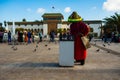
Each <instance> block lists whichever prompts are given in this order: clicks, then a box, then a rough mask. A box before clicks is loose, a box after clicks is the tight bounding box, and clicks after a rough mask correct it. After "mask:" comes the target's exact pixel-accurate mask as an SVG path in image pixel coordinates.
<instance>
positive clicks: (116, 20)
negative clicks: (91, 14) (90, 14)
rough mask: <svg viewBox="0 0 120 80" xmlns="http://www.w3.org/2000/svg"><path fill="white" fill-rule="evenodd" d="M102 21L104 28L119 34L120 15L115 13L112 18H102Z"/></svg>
mask: <svg viewBox="0 0 120 80" xmlns="http://www.w3.org/2000/svg"><path fill="white" fill-rule="evenodd" d="M104 20H105V27H106V28H111V29H112V30H114V31H118V32H119V33H120V14H118V13H115V14H114V15H113V16H110V17H106V18H104Z"/></svg>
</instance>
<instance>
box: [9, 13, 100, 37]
mask: <svg viewBox="0 0 120 80" xmlns="http://www.w3.org/2000/svg"><path fill="white" fill-rule="evenodd" d="M42 17H43V21H33V22H26V21H23V22H15V28H24V29H30V30H31V29H33V30H41V31H43V35H47V34H49V33H50V31H52V30H54V31H55V32H57V29H59V28H65V29H67V28H69V26H70V23H69V22H68V21H63V15H62V14H61V13H45V14H43V16H42ZM84 22H85V23H86V24H87V25H89V26H90V27H91V28H93V31H94V32H93V33H97V34H98V36H100V32H101V29H100V27H101V26H102V21H101V20H89V21H84ZM7 24H8V30H10V31H12V27H13V23H12V22H7Z"/></svg>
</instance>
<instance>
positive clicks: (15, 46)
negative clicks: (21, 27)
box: [11, 41, 57, 52]
mask: <svg viewBox="0 0 120 80" xmlns="http://www.w3.org/2000/svg"><path fill="white" fill-rule="evenodd" d="M44 42H45V41H44ZM48 43H50V42H48ZM52 43H53V42H52ZM54 43H55V44H56V43H57V42H56V41H55V42H54ZM11 45H12V46H11V48H12V49H13V50H14V51H16V50H18V48H17V45H19V44H17V45H16V44H15V43H14V42H13V44H11ZM23 45H28V43H26V44H25V43H23ZM38 45H39V42H37V44H36V46H35V48H34V50H33V52H36V51H37V49H38V47H39V46H38ZM44 46H45V47H47V48H48V50H51V48H50V47H48V44H47V42H46V44H45V45H44Z"/></svg>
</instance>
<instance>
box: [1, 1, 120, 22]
mask: <svg viewBox="0 0 120 80" xmlns="http://www.w3.org/2000/svg"><path fill="white" fill-rule="evenodd" d="M52 7H54V9H53V8H52ZM73 11H77V12H78V14H79V15H80V16H81V17H82V18H83V19H84V20H102V19H103V18H105V17H110V16H111V15H114V13H115V12H118V13H119V12H120V0H0V22H3V21H13V20H14V21H22V19H23V18H25V19H26V20H27V21H35V20H42V17H41V16H42V15H43V13H51V12H55V13H62V14H63V16H64V20H67V18H68V17H69V15H70V14H71V13H72V12H73Z"/></svg>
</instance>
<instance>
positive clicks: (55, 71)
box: [0, 42, 120, 80]
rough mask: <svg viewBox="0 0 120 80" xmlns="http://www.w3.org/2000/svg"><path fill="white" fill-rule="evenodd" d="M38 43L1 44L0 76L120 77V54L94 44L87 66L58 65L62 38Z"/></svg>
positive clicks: (36, 79)
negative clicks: (54, 41)
mask: <svg viewBox="0 0 120 80" xmlns="http://www.w3.org/2000/svg"><path fill="white" fill-rule="evenodd" d="M97 43H99V42H97ZM36 44H37V43H32V44H28V45H26V44H24V45H16V46H15V47H14V49H13V48H12V45H7V44H5V43H3V44H0V80H120V56H119V55H114V54H113V53H112V54H111V53H108V52H107V51H104V50H102V49H100V51H96V50H97V49H98V47H95V46H92V47H91V48H90V49H88V55H87V59H86V63H85V65H84V66H81V65H79V63H75V66H74V67H59V64H58V58H59V42H57V43H48V42H42V43H39V44H38V47H37V48H36ZM46 44H47V45H46ZM100 44H101V43H100ZM45 45H46V46H45ZM111 45H112V44H111ZM113 45H114V46H116V45H115V44H113ZM114 46H113V48H115V50H116V49H119V46H118V48H117V47H114ZM111 47H112V46H111ZM35 49H36V50H35ZM118 51H119V50H118ZM68 55H69V54H68ZM66 57H67V56H66Z"/></svg>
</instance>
